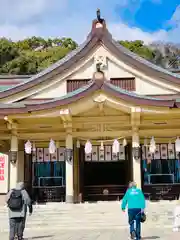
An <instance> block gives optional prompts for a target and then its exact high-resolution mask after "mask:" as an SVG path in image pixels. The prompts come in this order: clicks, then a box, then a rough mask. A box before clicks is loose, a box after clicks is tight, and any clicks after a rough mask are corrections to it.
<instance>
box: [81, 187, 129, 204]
mask: <svg viewBox="0 0 180 240" xmlns="http://www.w3.org/2000/svg"><path fill="white" fill-rule="evenodd" d="M126 189H127V186H126V185H97V186H95V185H93V186H85V187H84V193H83V199H84V201H111V200H113V201H115V200H120V199H122V197H123V195H124V193H125V191H126Z"/></svg>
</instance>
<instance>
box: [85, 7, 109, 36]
mask: <svg viewBox="0 0 180 240" xmlns="http://www.w3.org/2000/svg"><path fill="white" fill-rule="evenodd" d="M104 33H107V29H106V21H105V19H104V18H102V17H101V11H100V9H97V11H96V19H94V20H93V22H92V29H91V33H90V35H88V37H89V36H91V37H92V35H97V36H98V37H102V36H103V35H104Z"/></svg>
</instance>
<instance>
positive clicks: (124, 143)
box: [123, 138, 127, 147]
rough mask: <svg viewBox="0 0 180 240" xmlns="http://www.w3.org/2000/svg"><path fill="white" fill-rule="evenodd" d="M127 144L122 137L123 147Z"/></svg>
mask: <svg viewBox="0 0 180 240" xmlns="http://www.w3.org/2000/svg"><path fill="white" fill-rule="evenodd" d="M126 145H127V140H126V139H125V138H124V139H123V147H125V146H126Z"/></svg>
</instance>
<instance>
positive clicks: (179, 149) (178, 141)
mask: <svg viewBox="0 0 180 240" xmlns="http://www.w3.org/2000/svg"><path fill="white" fill-rule="evenodd" d="M175 148H176V152H180V139H179V137H177V139H176V141H175Z"/></svg>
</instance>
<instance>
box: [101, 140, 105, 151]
mask: <svg viewBox="0 0 180 240" xmlns="http://www.w3.org/2000/svg"><path fill="white" fill-rule="evenodd" d="M100 150H101V151H104V145H103V141H101V146H100Z"/></svg>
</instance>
